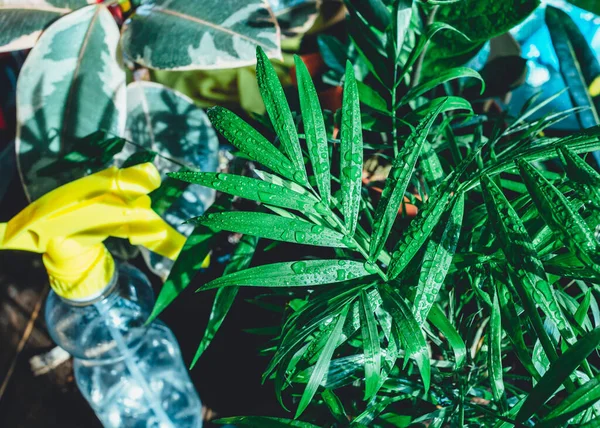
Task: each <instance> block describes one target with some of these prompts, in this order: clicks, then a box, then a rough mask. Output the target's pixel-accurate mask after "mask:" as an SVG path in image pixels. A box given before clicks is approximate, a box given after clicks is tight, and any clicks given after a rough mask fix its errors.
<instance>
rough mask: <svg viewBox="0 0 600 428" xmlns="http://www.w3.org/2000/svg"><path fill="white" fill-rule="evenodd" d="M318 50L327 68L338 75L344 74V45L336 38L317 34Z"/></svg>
mask: <svg viewBox="0 0 600 428" xmlns="http://www.w3.org/2000/svg"><path fill="white" fill-rule="evenodd" d="M317 43H318V44H319V51H320V53H321V56H322V57H323V61H324V62H325V64H326V65H327V67H328V68H330V69H331V70H333V71H335V72H336V73H338V74H339V75H343V74H344V67H345V66H344V64H345V63H346V58H347V56H346V46H344V44H342V42H340V41H339V40H338V39H337V38H335V37H333V36H330V35H328V34H319V36H318V37H317Z"/></svg>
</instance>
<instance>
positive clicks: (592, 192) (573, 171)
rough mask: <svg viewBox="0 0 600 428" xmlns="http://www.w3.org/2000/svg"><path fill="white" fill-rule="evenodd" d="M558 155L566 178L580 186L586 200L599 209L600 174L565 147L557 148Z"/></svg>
mask: <svg viewBox="0 0 600 428" xmlns="http://www.w3.org/2000/svg"><path fill="white" fill-rule="evenodd" d="M559 154H560V155H561V158H562V161H563V164H564V165H565V171H566V173H567V177H569V179H570V180H572V181H573V182H574V183H576V184H577V185H578V186H581V188H582V189H583V192H582V193H585V196H586V199H587V200H589V201H591V202H592V203H593V204H594V205H596V206H597V207H600V174H598V172H597V171H596V170H595V169H594V168H592V167H591V166H590V165H589V164H588V163H587V162H586V161H584V160H583V159H581V158H580V157H579V156H577V154H575V153H574V152H573V150H571V149H569V148H568V147H567V146H561V147H559ZM576 190H577V189H576ZM587 200H584V202H587Z"/></svg>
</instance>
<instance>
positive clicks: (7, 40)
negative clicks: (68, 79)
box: [0, 0, 93, 52]
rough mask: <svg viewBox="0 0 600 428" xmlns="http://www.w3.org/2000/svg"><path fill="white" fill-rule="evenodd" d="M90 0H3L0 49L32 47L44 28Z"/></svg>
mask: <svg viewBox="0 0 600 428" xmlns="http://www.w3.org/2000/svg"><path fill="white" fill-rule="evenodd" d="M89 3H93V0H92V1H88V0H0V29H1V31H0V52H10V51H16V50H20V49H30V48H32V47H33V46H34V45H35V42H36V41H37V39H38V38H39V36H40V34H41V32H42V30H43V29H44V28H46V27H47V26H48V25H50V23H52V22H53V21H55V20H56V19H58V18H60V17H61V16H63V15H65V14H67V13H69V12H71V11H73V10H75V9H79V8H81V7H84V6H86V5H88V4H89Z"/></svg>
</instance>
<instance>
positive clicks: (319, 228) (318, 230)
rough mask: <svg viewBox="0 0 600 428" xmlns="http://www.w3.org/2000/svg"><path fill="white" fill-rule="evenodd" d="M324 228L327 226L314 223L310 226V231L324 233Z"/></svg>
mask: <svg viewBox="0 0 600 428" xmlns="http://www.w3.org/2000/svg"><path fill="white" fill-rule="evenodd" d="M324 230H325V228H324V227H323V226H318V225H314V226H313V227H311V228H310V231H311V232H312V233H323V231H324Z"/></svg>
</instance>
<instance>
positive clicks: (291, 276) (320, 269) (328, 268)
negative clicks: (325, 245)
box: [199, 260, 370, 291]
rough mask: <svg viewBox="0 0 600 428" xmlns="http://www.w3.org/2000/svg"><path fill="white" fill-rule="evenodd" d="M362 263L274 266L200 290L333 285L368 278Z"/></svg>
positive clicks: (238, 274)
mask: <svg viewBox="0 0 600 428" xmlns="http://www.w3.org/2000/svg"><path fill="white" fill-rule="evenodd" d="M369 275H370V273H369V272H368V271H367V270H366V269H365V267H364V263H363V262H356V261H353V260H306V261H298V262H284V263H273V264H270V265H264V266H258V267H254V268H250V269H246V270H243V271H241V272H235V273H231V274H229V275H225V276H223V277H221V278H217V279H215V280H213V281H211V282H209V283H208V284H206V285H204V286H203V287H201V288H200V289H199V290H202V291H203V290H208V289H211V288H218V287H228V286H232V285H245V286H256V287H308V286H310V285H321V284H333V283H336V282H342V281H348V280H350V279H354V278H360V277H364V276H369Z"/></svg>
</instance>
